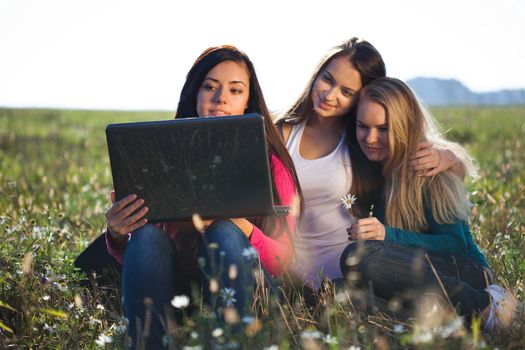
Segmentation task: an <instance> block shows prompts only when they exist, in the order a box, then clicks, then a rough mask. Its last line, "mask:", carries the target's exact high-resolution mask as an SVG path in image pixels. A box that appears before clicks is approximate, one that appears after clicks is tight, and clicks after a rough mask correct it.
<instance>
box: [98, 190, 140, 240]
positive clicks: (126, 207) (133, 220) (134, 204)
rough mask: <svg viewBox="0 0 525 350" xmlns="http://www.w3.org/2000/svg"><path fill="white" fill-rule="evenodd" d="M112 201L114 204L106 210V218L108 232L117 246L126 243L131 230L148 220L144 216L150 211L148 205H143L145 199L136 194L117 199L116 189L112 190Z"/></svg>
mask: <svg viewBox="0 0 525 350" xmlns="http://www.w3.org/2000/svg"><path fill="white" fill-rule="evenodd" d="M111 202H112V203H113V205H112V206H111V207H110V208H109V209H108V211H106V220H107V226H108V232H109V234H110V235H111V238H112V243H114V247H115V248H116V247H118V246H122V245H124V243H125V242H126V241H127V239H128V234H129V233H130V232H133V231H135V230H136V229H138V228H140V227H142V226H144V225H145V224H146V223H147V222H148V219H146V218H145V217H144V216H145V215H146V213H147V212H148V207H142V205H143V204H144V200H143V199H142V198H137V195H136V194H130V195H128V196H126V197H124V198H122V199H121V200H119V201H116V197H115V191H111ZM141 207H142V208H141Z"/></svg>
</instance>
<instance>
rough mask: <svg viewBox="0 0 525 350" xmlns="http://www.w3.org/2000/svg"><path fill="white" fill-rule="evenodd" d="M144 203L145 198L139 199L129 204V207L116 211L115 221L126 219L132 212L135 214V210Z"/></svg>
mask: <svg viewBox="0 0 525 350" xmlns="http://www.w3.org/2000/svg"><path fill="white" fill-rule="evenodd" d="M143 204H144V200H143V199H137V200H136V201H134V202H133V203H131V204H129V205H128V206H127V207H125V208H123V209H122V210H120V211H118V212H116V213H115V214H114V216H113V219H114V220H115V222H121V221H124V220H126V219H127V218H128V217H129V216H131V214H133V213H134V212H135V211H137V210H138V209H139V208H140V207H141V206H142V205H143Z"/></svg>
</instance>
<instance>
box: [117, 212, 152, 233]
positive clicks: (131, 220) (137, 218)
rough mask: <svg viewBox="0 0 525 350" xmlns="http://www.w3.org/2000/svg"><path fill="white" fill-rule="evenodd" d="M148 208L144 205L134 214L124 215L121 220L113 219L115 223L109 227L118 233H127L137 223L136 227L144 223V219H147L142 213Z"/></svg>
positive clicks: (133, 228)
mask: <svg viewBox="0 0 525 350" xmlns="http://www.w3.org/2000/svg"><path fill="white" fill-rule="evenodd" d="M148 210H149V209H148V207H144V208H142V209H140V210H139V211H138V212H136V213H135V214H133V215H131V216H128V217H126V218H125V219H124V220H122V221H115V224H114V225H111V229H112V230H113V231H115V232H117V233H119V234H127V233H129V232H131V231H133V230H135V229H136V226H137V225H139V226H138V227H140V226H143V225H144V224H146V222H144V220H146V221H147V219H146V218H144V215H146V213H147V212H148ZM142 222H143V223H142Z"/></svg>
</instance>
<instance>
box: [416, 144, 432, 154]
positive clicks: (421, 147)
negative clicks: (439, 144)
mask: <svg viewBox="0 0 525 350" xmlns="http://www.w3.org/2000/svg"><path fill="white" fill-rule="evenodd" d="M428 148H432V144H431V143H430V142H427V141H424V142H419V143H418V144H417V146H416V149H415V152H417V151H421V150H424V149H428Z"/></svg>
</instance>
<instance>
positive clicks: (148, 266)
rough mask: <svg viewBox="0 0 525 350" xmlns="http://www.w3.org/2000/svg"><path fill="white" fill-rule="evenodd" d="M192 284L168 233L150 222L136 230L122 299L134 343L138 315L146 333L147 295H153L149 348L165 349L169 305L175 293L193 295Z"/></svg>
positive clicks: (129, 247)
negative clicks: (190, 293) (190, 292)
mask: <svg viewBox="0 0 525 350" xmlns="http://www.w3.org/2000/svg"><path fill="white" fill-rule="evenodd" d="M189 285H190V279H189V278H188V277H187V276H185V275H184V274H183V273H182V272H181V266H180V261H179V257H178V255H177V249H176V248H175V246H174V245H173V243H172V242H171V240H170V239H169V237H168V235H167V234H166V232H164V231H162V230H161V229H159V228H157V227H156V226H154V225H150V224H148V225H145V226H143V227H142V228H140V229H138V230H136V231H135V232H133V234H132V235H131V239H130V240H129V242H128V244H127V247H126V252H125V256H124V266H123V271H122V299H123V303H124V311H125V314H126V317H127V318H128V320H129V335H130V336H131V338H132V339H133V343H136V342H137V322H136V318H139V320H140V322H141V323H140V328H141V330H142V332H141V333H142V334H144V320H145V312H146V308H145V305H144V298H146V297H149V298H151V299H152V300H153V309H152V315H151V316H152V317H151V321H152V322H151V328H150V335H149V337H148V339H147V346H146V348H147V349H157V348H162V336H163V335H164V334H166V333H167V331H166V328H167V327H166V326H165V325H166V323H165V319H166V318H165V315H166V313H165V311H166V307H170V306H169V304H170V301H171V299H172V298H173V296H175V295H180V294H185V295H189V294H188V291H189V290H190V287H189ZM161 320H162V321H161Z"/></svg>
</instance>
